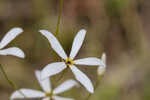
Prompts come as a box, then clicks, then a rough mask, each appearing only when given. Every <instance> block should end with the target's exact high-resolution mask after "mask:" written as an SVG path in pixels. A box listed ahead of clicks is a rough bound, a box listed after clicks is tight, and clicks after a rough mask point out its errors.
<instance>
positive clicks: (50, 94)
mask: <svg viewBox="0 0 150 100" xmlns="http://www.w3.org/2000/svg"><path fill="white" fill-rule="evenodd" d="M45 96H46V97H52V96H53V93H52V92H48V93H46V94H45Z"/></svg>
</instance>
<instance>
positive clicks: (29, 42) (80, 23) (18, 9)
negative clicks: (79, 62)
mask: <svg viewBox="0 0 150 100" xmlns="http://www.w3.org/2000/svg"><path fill="white" fill-rule="evenodd" d="M58 9H59V0H0V39H2V37H3V36H4V35H5V33H7V32H8V31H9V30H10V29H11V28H13V27H22V28H23V29H24V33H23V34H22V35H20V36H18V37H17V38H16V39H15V40H13V41H12V42H11V43H10V44H9V45H8V46H7V47H12V46H16V47H19V48H21V49H22V50H23V51H24V52H25V54H26V58H25V59H19V58H17V57H13V56H0V64H2V66H3V67H4V69H5V71H6V72H7V74H8V76H9V78H10V79H11V80H13V81H15V83H16V84H17V85H18V87H19V88H32V89H40V87H39V84H38V82H37V80H36V78H35V75H34V71H35V70H36V69H40V70H41V69H42V68H44V67H45V66H46V65H47V64H49V63H51V62H53V61H56V60H57V61H60V60H61V59H60V58H59V57H58V55H57V54H56V53H55V52H54V51H53V50H52V48H51V47H50V45H49V42H48V41H47V39H46V38H45V37H43V36H42V35H41V34H40V33H39V32H38V31H39V30H40V29H47V30H49V31H51V32H52V33H54V34H55V30H56V23H57V15H58ZM149 18H150V1H149V0H64V6H63V13H62V20H61V24H60V32H59V34H58V35H57V38H58V39H59V41H60V43H61V44H62V46H63V47H64V48H65V51H66V52H67V54H69V52H70V49H71V45H72V41H73V38H74V36H75V35H76V33H77V32H78V31H79V30H80V29H82V28H85V29H86V30H87V35H86V38H85V41H84V44H83V46H82V48H81V50H80V52H79V54H78V55H77V57H76V59H77V58H84V57H92V56H95V57H99V58H100V57H101V55H102V53H103V52H106V55H107V71H106V73H105V75H104V77H103V79H102V81H101V84H99V87H98V88H97V89H96V90H95V94H93V95H92V96H91V99H90V100H150V85H149V84H150V78H149V77H150V61H149V60H150V53H149V51H150V45H149V42H150V34H149V33H150V20H149ZM78 68H80V69H81V70H82V71H83V72H84V73H86V74H87V76H88V77H89V78H90V79H91V80H92V82H93V84H94V85H95V84H96V82H97V81H98V76H97V67H96V66H93V67H86V66H78ZM62 74H63V73H60V74H59V75H58V76H54V77H52V78H51V80H52V83H53V88H55V87H56V86H58V85H59V84H60V83H61V82H63V81H64V80H66V79H70V78H74V77H73V75H72V74H71V71H68V72H67V73H65V75H64V77H63V79H61V80H60V81H59V82H58V81H57V79H58V77H60V76H61V75H62ZM13 91H14V90H13V88H12V87H10V85H9V84H8V83H7V81H6V80H5V78H4V77H3V75H2V73H0V99H1V100H8V99H9V97H10V95H11V93H12V92H13ZM88 95H89V94H88V92H87V91H86V90H85V89H84V88H83V87H76V88H73V89H72V90H70V91H67V92H65V93H63V94H62V96H66V97H72V98H75V100H85V99H86V97H87V96H88Z"/></svg>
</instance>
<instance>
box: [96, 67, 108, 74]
mask: <svg viewBox="0 0 150 100" xmlns="http://www.w3.org/2000/svg"><path fill="white" fill-rule="evenodd" d="M105 71H106V67H104V66H99V67H98V69H97V73H98V75H103V74H104V73H105Z"/></svg>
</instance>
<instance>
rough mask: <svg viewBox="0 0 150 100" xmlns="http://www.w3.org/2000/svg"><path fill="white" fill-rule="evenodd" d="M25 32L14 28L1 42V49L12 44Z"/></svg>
mask: <svg viewBox="0 0 150 100" xmlns="http://www.w3.org/2000/svg"><path fill="white" fill-rule="evenodd" d="M22 32H23V30H22V29H21V28H13V29H11V30H10V31H8V32H7V33H6V35H5V36H4V37H3V39H2V40H1V42H0V49H2V48H4V47H5V46H6V45H7V44H8V43H10V42H11V41H12V40H13V39H14V38H15V37H16V36H18V35H19V34H21V33H22Z"/></svg>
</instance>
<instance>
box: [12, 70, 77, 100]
mask: <svg viewBox="0 0 150 100" xmlns="http://www.w3.org/2000/svg"><path fill="white" fill-rule="evenodd" d="M35 75H36V77H37V80H38V81H39V83H40V86H41V88H42V89H43V91H38V90H33V89H20V90H18V91H15V92H14V93H12V95H11V97H10V99H11V100H12V99H24V98H27V99H36V98H42V100H73V99H71V98H64V97H60V96H57V95H58V94H60V93H63V92H65V91H67V90H69V89H71V88H72V87H73V86H75V85H77V82H75V81H74V80H67V81H65V82H64V83H62V84H61V85H59V86H58V87H57V88H55V89H54V90H52V88H51V82H50V79H49V78H47V79H45V80H41V77H40V76H41V72H40V71H36V72H35Z"/></svg>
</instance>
